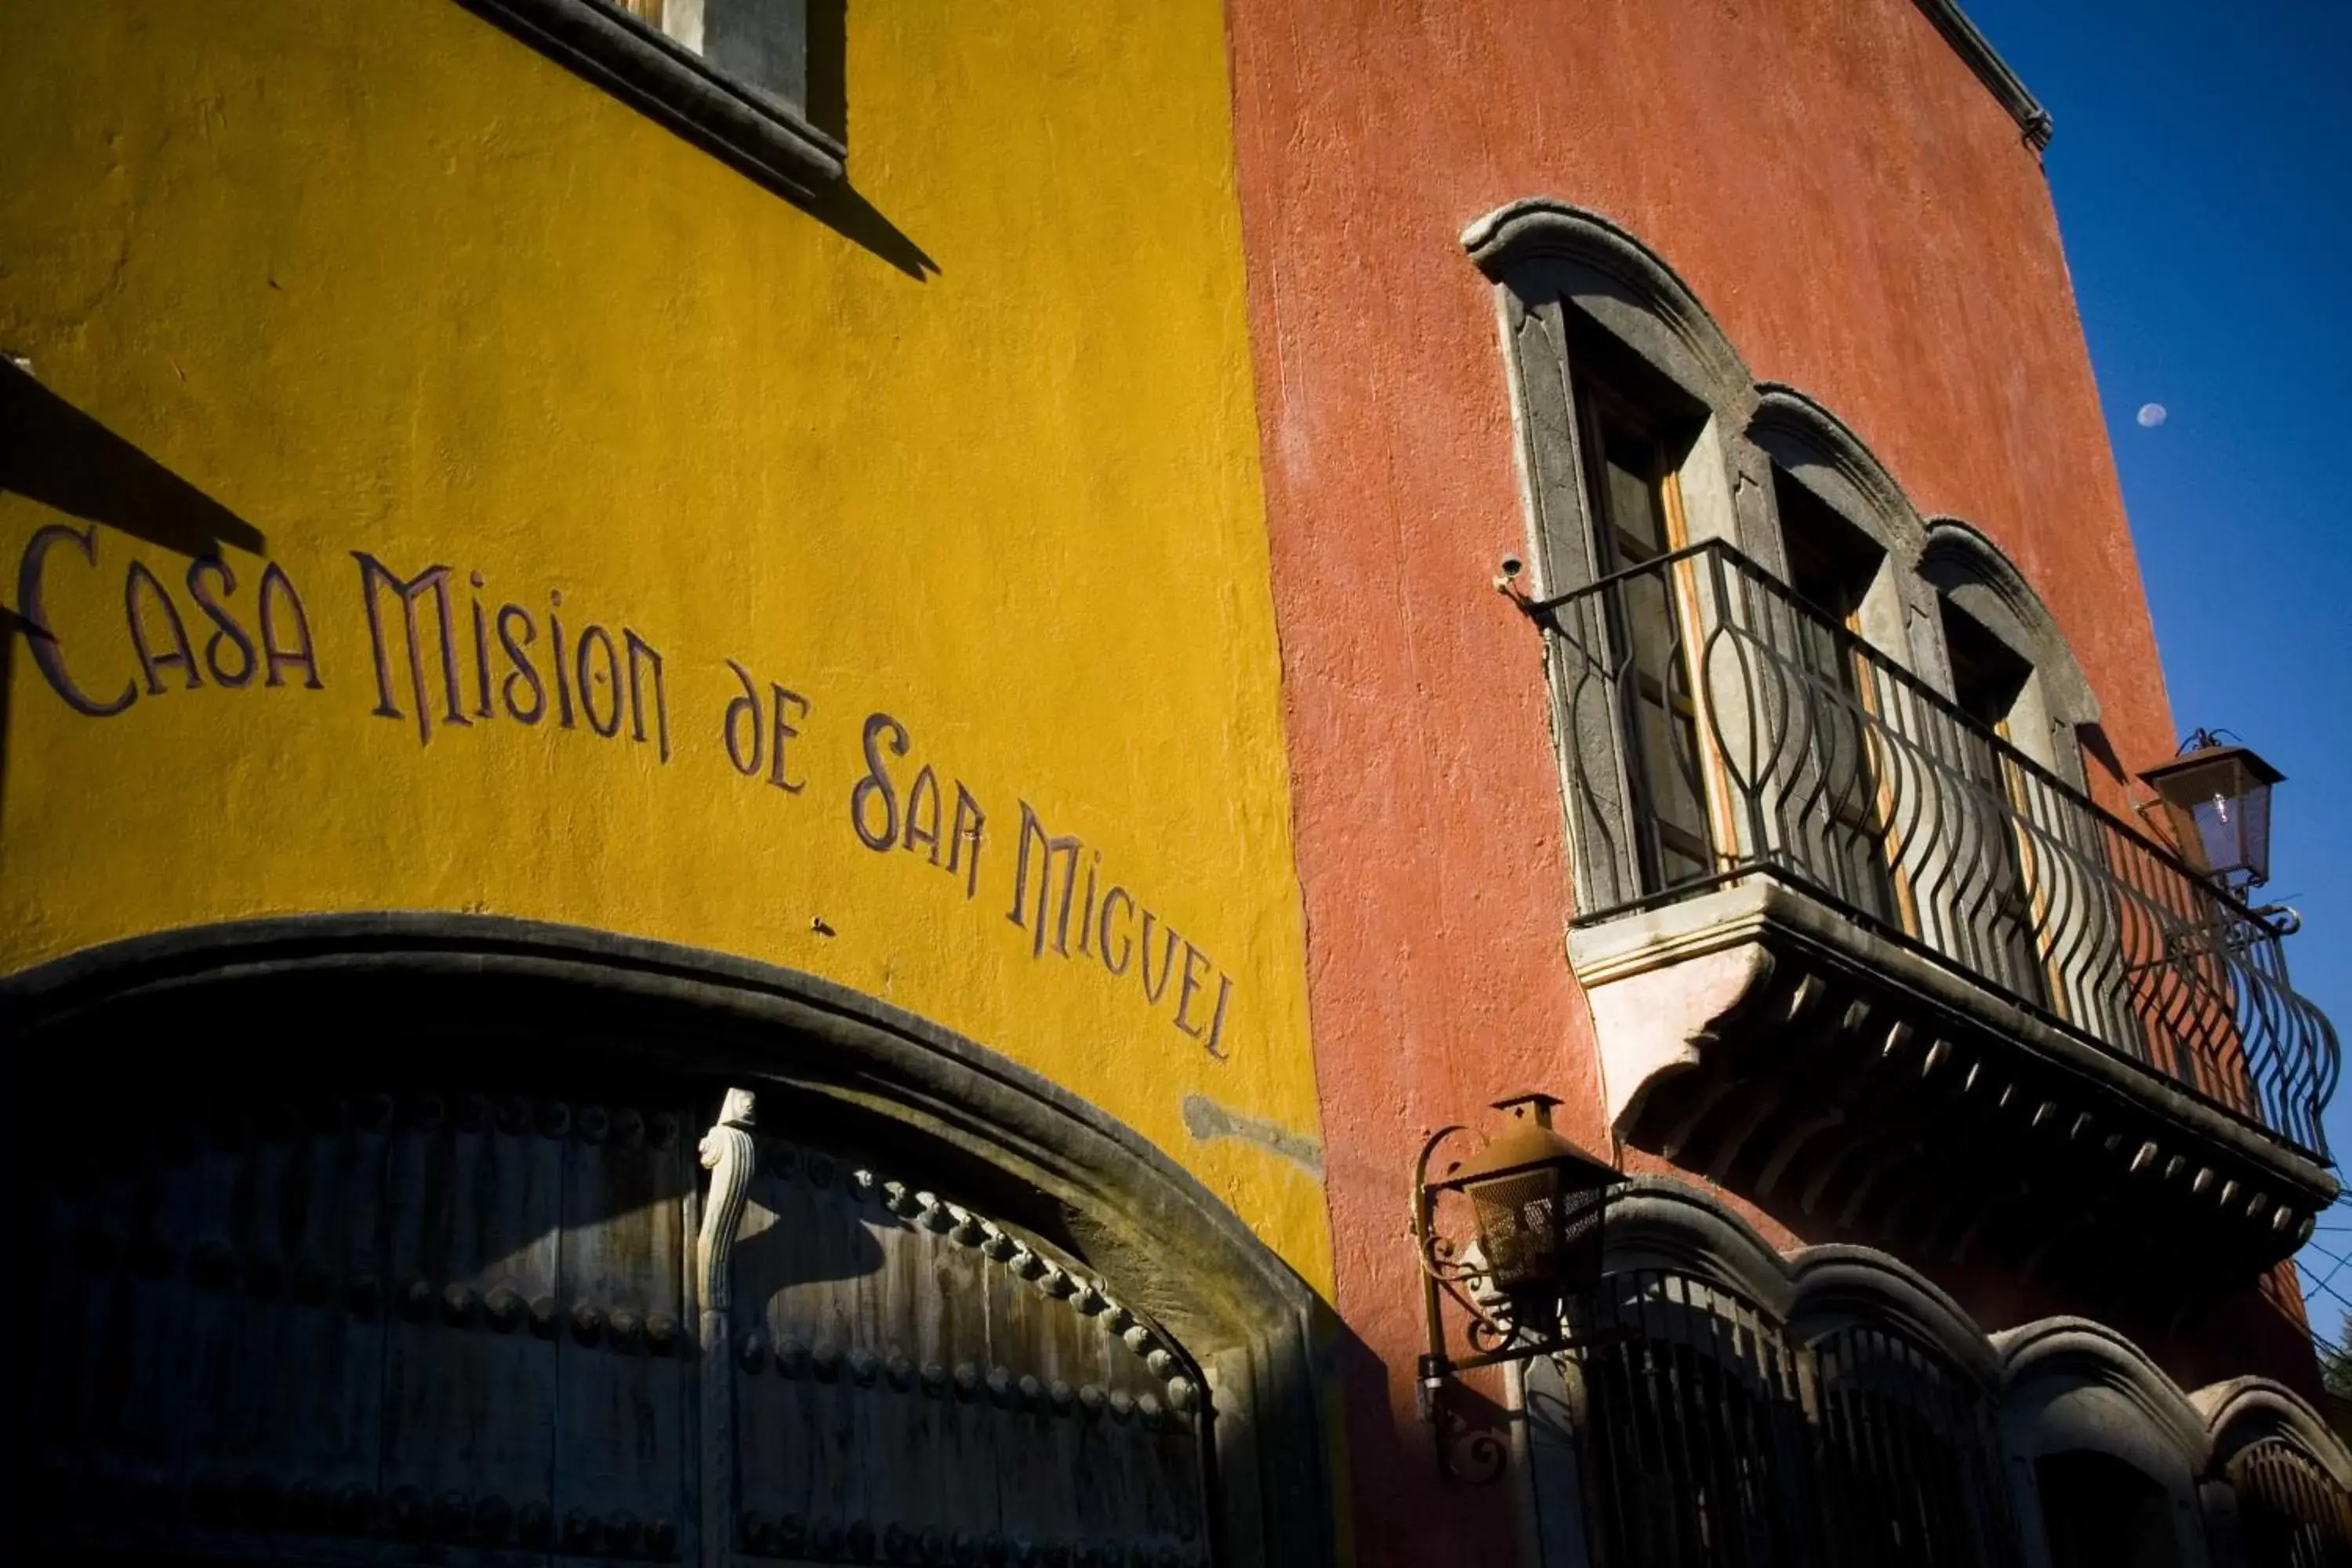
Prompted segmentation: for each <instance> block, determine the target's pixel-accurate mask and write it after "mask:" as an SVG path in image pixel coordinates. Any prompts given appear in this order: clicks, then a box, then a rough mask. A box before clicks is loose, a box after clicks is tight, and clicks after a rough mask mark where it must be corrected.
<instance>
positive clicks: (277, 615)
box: [16, 523, 323, 719]
mask: <svg viewBox="0 0 2352 1568" xmlns="http://www.w3.org/2000/svg"><path fill="white" fill-rule="evenodd" d="M59 545H63V546H65V547H66V549H67V553H68V554H69V555H79V557H80V558H81V562H82V565H83V567H84V569H90V570H94V569H97V568H98V566H99V559H98V530H97V529H96V528H95V527H90V528H70V527H68V526H66V525H65V524H63V523H51V524H49V525H48V526H47V527H45V528H41V529H37V530H36V531H34V533H33V537H32V538H31V539H30V540H28V541H26V544H25V553H24V554H23V555H22V556H21V557H19V558H18V560H17V563H16V614H17V616H18V618H20V619H21V620H22V621H23V622H24V623H25V627H26V637H25V641H26V645H27V646H28V647H30V648H31V649H32V653H33V665H34V668H37V669H38V670H39V671H40V672H41V679H44V680H46V681H47V682H48V685H49V689H50V690H52V691H54V692H56V693H57V694H58V698H59V699H60V700H62V701H63V702H64V703H65V705H66V706H67V707H68V708H70V709H72V710H74V711H75V712H77V713H79V714H81V715H83V716H84V717H85V718H90V719H110V718H112V717H113V716H114V715H116V714H118V713H121V711H123V710H125V709H127V708H129V707H130V706H131V704H132V703H133V702H136V701H137V700H139V698H140V696H141V694H142V693H141V688H142V683H143V685H144V688H145V695H147V696H149V697H161V696H163V695H164V694H165V693H166V692H169V691H171V690H173V689H179V690H183V691H194V690H196V689H199V688H201V687H203V686H204V685H205V678H206V677H207V676H209V677H210V678H211V683H212V684H213V685H215V686H218V687H221V688H224V689H227V690H231V691H235V690H238V689H242V688H245V687H247V686H250V685H252V684H253V681H254V679H255V678H256V677H257V676H258V677H259V678H260V679H261V683H262V685H264V686H265V687H268V686H284V685H287V684H288V683H289V679H290V678H292V677H293V676H295V675H296V674H297V673H299V675H300V677H301V687H302V688H303V689H307V690H310V691H318V690H320V689H323V682H321V681H320V679H319V656H318V651H317V648H316V647H315V645H314V644H313V643H312V642H311V639H310V614H309V612H307V611H306V610H305V609H304V608H303V607H302V595H300V594H299V593H297V592H296V591H295V588H294V581H293V579H292V578H290V577H289V576H287V575H286V572H285V569H284V568H283V567H281V566H279V565H278V563H276V562H274V561H272V562H269V563H267V564H265V565H264V566H263V567H262V569H261V575H260V578H259V580H258V581H257V583H256V584H255V585H254V589H253V596H252V599H251V601H250V604H249V607H248V606H247V605H240V604H239V603H238V602H237V601H238V586H239V583H238V578H237V574H236V571H235V570H234V569H232V568H231V567H230V565H229V563H227V562H226V561H224V560H222V559H221V558H220V557H219V556H217V555H199V556H197V557H195V558H194V560H192V561H190V562H189V563H188V566H187V570H186V572H185V573H184V574H183V575H182V578H181V582H182V585H183V588H184V592H185V594H186V595H187V599H188V601H189V602H190V603H191V604H193V605H194V606H195V610H196V614H197V616H200V617H201V618H195V617H191V616H183V615H182V614H181V613H180V611H181V605H180V600H179V598H178V596H177V595H174V594H173V592H172V590H171V589H170V588H169V587H167V586H166V585H165V584H164V582H163V579H162V578H161V577H158V576H157V575H155V574H154V573H153V572H152V570H151V569H149V567H148V566H147V564H146V563H144V562H142V561H140V560H138V559H136V558H135V557H134V558H133V559H132V560H131V562H130V563H129V564H128V565H127V566H125V567H124V569H123V574H122V627H123V639H122V640H123V641H124V642H125V643H127V644H129V647H130V653H131V662H132V663H133V664H134V665H135V666H136V667H137V673H136V674H135V675H132V674H126V675H125V676H124V677H123V680H122V685H121V688H120V689H117V690H115V691H114V692H113V693H112V694H111V695H105V694H104V692H105V688H106V686H107V685H109V684H110V683H111V679H112V678H111V676H106V677H101V676H100V674H99V673H98V671H100V669H103V668H107V667H108V665H109V664H111V666H112V668H118V669H119V668H121V667H122V661H121V659H119V658H118V659H114V660H110V661H109V660H106V659H104V658H103V656H102V654H101V653H100V652H99V650H95V649H89V648H85V647H82V646H81V645H80V644H79V643H77V644H76V646H75V647H71V648H68V647H67V644H66V638H65V637H64V635H63V634H62V633H60V632H59V631H58V628H57V626H55V625H54V624H53V623H52V622H51V620H50V618H49V610H48V596H47V589H48V573H49V572H50V571H51V570H52V565H51V562H50V556H51V554H52V552H55V551H57V549H58V546H59ZM192 622H193V624H194V626H195V628H196V631H197V633H198V635H199V636H203V637H205V642H204V651H203V654H202V658H201V662H200V661H199V656H198V654H197V651H196V647H195V644H194V643H193V642H192V641H190V640H189V637H188V627H189V626H190V625H191V624H192ZM207 633H208V634H209V635H206V634H207ZM85 682H91V683H95V685H96V692H97V694H93V689H92V686H91V685H86V684H84V683H85Z"/></svg>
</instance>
